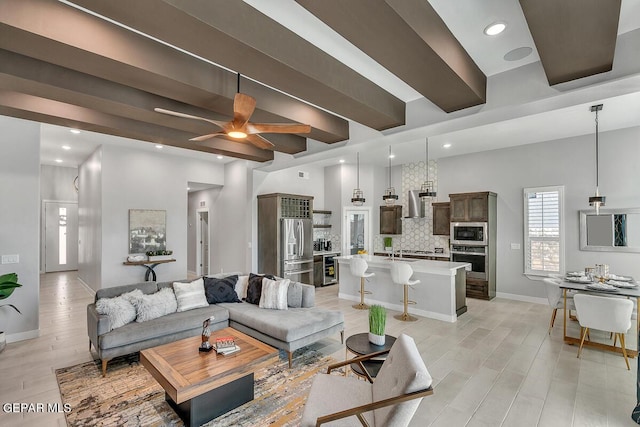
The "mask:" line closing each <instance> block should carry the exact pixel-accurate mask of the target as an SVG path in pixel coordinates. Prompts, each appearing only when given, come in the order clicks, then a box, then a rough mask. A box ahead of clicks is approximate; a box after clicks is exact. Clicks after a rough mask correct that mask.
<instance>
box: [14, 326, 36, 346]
mask: <svg viewBox="0 0 640 427" xmlns="http://www.w3.org/2000/svg"><path fill="white" fill-rule="evenodd" d="M39 336H40V329H34V330H32V331H26V332H18V333H17V334H6V337H7V343H12V342H17V341H24V340H30V339H32V338H38V337H39Z"/></svg>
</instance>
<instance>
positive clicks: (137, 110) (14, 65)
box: [0, 49, 307, 154]
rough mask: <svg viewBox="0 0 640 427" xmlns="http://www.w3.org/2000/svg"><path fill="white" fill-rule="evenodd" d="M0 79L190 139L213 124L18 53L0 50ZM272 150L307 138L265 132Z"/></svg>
mask: <svg viewBox="0 0 640 427" xmlns="http://www.w3.org/2000/svg"><path fill="white" fill-rule="evenodd" d="M0 83H1V85H2V87H4V88H5V89H8V90H13V91H17V92H20V93H26V94H29V95H33V96H37V97H41V98H46V99H51V100H55V101H60V102H64V103H67V104H72V105H77V106H80V107H85V108H91V109H94V110H96V111H100V112H103V113H107V114H110V115H114V116H120V117H124V118H128V119H132V120H138V121H142V122H145V123H151V124H156V125H159V126H164V127H170V128H173V129H177V130H181V131H185V132H188V133H189V134H191V137H195V136H199V135H204V134H208V133H212V132H214V131H216V130H217V128H216V127H215V126H212V125H210V124H207V123H204V122H201V121H197V120H188V119H181V118H177V117H171V116H166V115H164V114H159V113H156V112H155V111H153V108H154V107H159V108H164V109H167V110H175V111H181V112H185V113H187V114H192V115H196V116H201V117H208V118H212V119H217V120H218V119H219V120H226V119H228V118H226V117H213V116H214V115H212V114H211V112H210V111H207V110H204V109H200V108H196V107H193V106H190V105H186V104H183V103H179V102H176V101H173V100H169V99H167V98H163V97H161V96H158V95H153V94H150V93H147V92H143V91H141V90H137V89H133V88H131V87H128V86H123V85H120V84H118V83H114V82H110V81H107V80H104V79H100V78H97V77H94V76H90V75H87V74H83V73H80V72H78V71H74V70H70V69H67V68H64V67H60V66H58V65H53V64H49V63H46V62H43V61H40V60H37V59H33V58H29V57H26V56H24V55H20V54H17V53H13V52H9V51H7V50H4V49H0ZM264 136H265V137H266V138H267V139H268V140H270V141H271V142H273V143H274V144H275V145H276V147H275V150H276V151H280V152H283V153H287V154H297V153H300V152H302V151H305V150H306V149H307V140H306V138H304V137H301V136H298V135H287V134H283V135H276V134H265V135H264Z"/></svg>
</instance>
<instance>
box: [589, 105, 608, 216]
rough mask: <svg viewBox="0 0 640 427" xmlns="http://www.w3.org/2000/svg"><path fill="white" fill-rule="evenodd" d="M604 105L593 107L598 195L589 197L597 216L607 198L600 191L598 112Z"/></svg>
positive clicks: (590, 204)
mask: <svg viewBox="0 0 640 427" xmlns="http://www.w3.org/2000/svg"><path fill="white" fill-rule="evenodd" d="M602 107H603V104H598V105H592V106H591V112H592V113H593V112H594V111H595V113H596V194H595V196H591V197H589V206H594V207H595V208H596V215H600V206H604V202H605V199H606V197H605V196H601V195H600V191H599V190H598V184H599V182H598V172H599V171H598V111H600V110H602Z"/></svg>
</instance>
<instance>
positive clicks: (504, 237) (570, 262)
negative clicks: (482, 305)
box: [438, 127, 640, 298]
mask: <svg viewBox="0 0 640 427" xmlns="http://www.w3.org/2000/svg"><path fill="white" fill-rule="evenodd" d="M638 141H640V128H637V127H636V128H631V129H624V130H619V131H613V132H601V134H600V192H601V194H604V195H605V196H607V206H606V207H607V208H631V207H640V190H639V189H638V185H637V183H638V172H639V168H638V159H640V143H638ZM594 151H595V148H594V136H593V135H585V136H580V137H574V138H567V139H562V140H556V141H548V142H544V143H539V144H530V145H525V146H520V147H514V148H508V149H503V150H495V151H487V152H482V153H475V154H470V155H465V156H457V157H447V158H442V159H439V160H438V185H439V188H438V199H439V200H444V198H445V197H447V195H448V194H450V193H461V192H472V191H494V192H496V193H497V194H498V230H497V235H498V236H497V280H496V282H497V283H496V287H497V292H499V293H507V294H517V295H523V296H530V297H539V298H546V297H545V294H544V291H543V288H542V286H540V284H539V282H537V281H532V280H529V279H528V278H526V277H525V276H524V275H523V265H524V262H523V250H522V247H523V196H522V190H523V188H524V187H538V186H547V185H564V186H565V238H566V264H565V265H566V268H567V270H568V271H571V270H582V269H583V268H584V267H585V266H592V265H594V264H596V263H605V264H609V265H610V266H611V271H613V272H617V273H618V274H627V275H632V276H634V277H640V265H639V264H638V262H637V260H638V254H630V253H613V252H586V251H580V250H579V222H578V211H579V210H585V209H592V208H590V207H589V204H588V198H589V196H591V195H593V193H594V188H595V154H594ZM511 243H519V244H520V248H521V249H518V250H513V249H511V246H510V245H511Z"/></svg>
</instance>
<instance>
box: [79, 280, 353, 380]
mask: <svg viewBox="0 0 640 427" xmlns="http://www.w3.org/2000/svg"><path fill="white" fill-rule="evenodd" d="M172 285H173V282H141V283H134V284H131V285H124V286H117V287H112V288H105V289H100V290H98V291H97V292H96V296H95V301H97V300H98V299H100V298H113V297H116V296H119V295H121V294H123V293H126V292H130V291H133V290H135V289H140V290H141V291H142V292H143V293H144V294H153V293H155V292H157V291H159V290H160V289H162V288H164V287H172ZM299 285H301V286H298V287H297V292H293V291H292V292H289V294H288V295H287V297H288V300H289V301H290V303H289V305H290V306H299V305H301V307H300V308H292V307H289V308H288V309H287V310H270V309H264V308H260V307H258V306H257V305H254V304H249V303H247V302H241V303H221V304H212V305H209V306H208V307H201V308H196V309H193V310H189V311H183V312H176V313H171V314H167V315H165V316H161V317H158V318H156V319H153V320H149V321H146V322H135V321H134V322H131V323H128V324H126V325H124V326H122V327H119V328H116V329H113V330H111V326H110V324H109V322H110V321H109V318H108V317H107V316H105V315H100V314H98V312H97V310H96V304H95V302H94V303H92V304H89V305H88V306H87V329H88V334H89V340H90V343H89V349H91V346H93V348H94V349H95V350H96V352H97V354H98V357H99V358H100V359H101V360H102V374H103V376H104V375H106V371H107V363H108V361H109V360H110V359H112V358H114V357H117V356H122V355H125V354H130V353H135V352H138V351H140V350H144V349H146V348H150V347H155V346H158V345H161V344H165V343H168V342H173V341H177V340H180V339H183V338H187V337H192V336H197V335H200V333H201V332H202V322H203V321H204V319H206V318H208V317H210V316H214V320H213V322H212V323H211V324H210V325H209V329H210V330H211V331H216V330H218V329H222V328H226V327H227V326H231V327H232V328H235V329H237V330H239V331H241V332H243V333H245V334H247V335H249V336H252V337H253V338H256V339H258V340H260V341H262V342H265V343H267V344H269V345H272V346H274V347H277V348H279V349H282V350H285V351H286V352H287V353H288V357H289V367H291V354H292V352H294V351H295V350H297V349H299V348H301V347H304V346H305V345H308V344H311V343H314V342H316V341H318V340H320V339H322V338H325V337H327V336H330V335H332V334H335V333H338V332H339V333H340V338H341V341H343V340H344V315H343V314H342V312H340V311H332V310H326V309H323V308H319V307H314V305H315V288H314V287H313V286H311V285H306V284H299ZM292 289H293V288H292ZM300 289H301V290H302V295H301V296H302V298H300V295H299V293H300V292H299V291H300Z"/></svg>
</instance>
